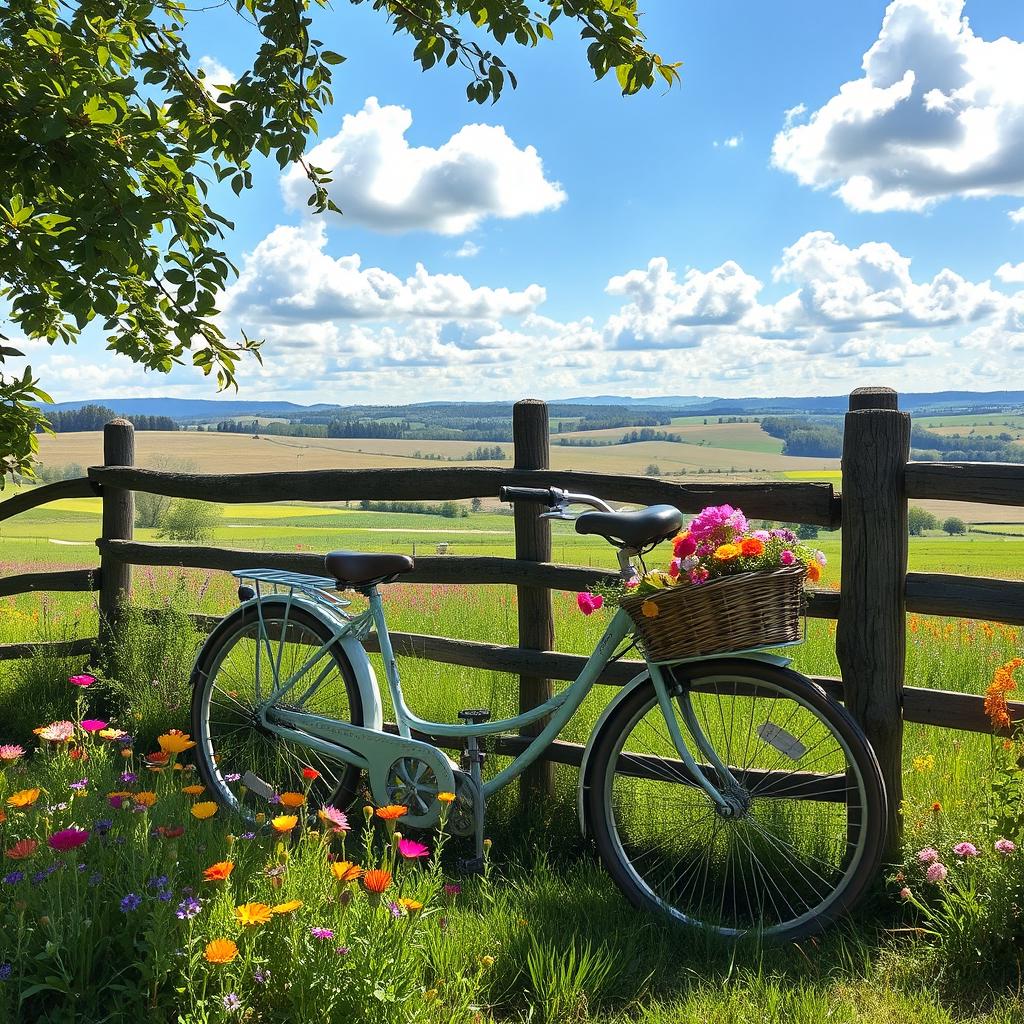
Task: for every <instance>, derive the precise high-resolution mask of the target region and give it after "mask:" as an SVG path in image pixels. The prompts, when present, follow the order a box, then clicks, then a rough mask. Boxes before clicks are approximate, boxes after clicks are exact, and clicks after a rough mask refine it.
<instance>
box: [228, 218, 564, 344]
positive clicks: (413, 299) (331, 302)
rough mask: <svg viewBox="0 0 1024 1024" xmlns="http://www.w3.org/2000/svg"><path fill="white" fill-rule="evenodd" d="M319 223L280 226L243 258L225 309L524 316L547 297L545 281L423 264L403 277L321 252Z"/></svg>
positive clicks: (303, 316) (313, 315) (275, 317)
mask: <svg viewBox="0 0 1024 1024" xmlns="http://www.w3.org/2000/svg"><path fill="white" fill-rule="evenodd" d="M326 244H327V232H326V228H325V227H324V223H323V221H322V220H318V221H314V222H311V223H308V224H306V225H304V226H302V227H276V228H274V230H273V231H271V232H270V234H269V235H267V237H266V238H264V239H263V240H262V241H261V242H260V243H259V244H258V245H257V246H256V248H255V249H254V250H253V251H252V252H251V253H250V254H248V255H247V256H246V257H245V261H244V265H243V268H242V271H241V273H240V275H239V278H238V280H237V281H236V282H235V283H234V284H233V285H232V286H231V287H230V288H229V289H228V291H227V294H226V296H225V301H224V311H225V313H227V314H228V315H229V316H232V317H234V318H236V319H238V320H239V321H244V322H245V323H246V324H249V325H252V324H263V323H300V322H301V323H313V322H327V321H339V320H341V321H343V320H390V319H396V318H448V319H495V318H500V317H508V316H523V315H525V314H526V313H529V312H532V311H533V310H534V309H536V307H537V306H538V305H540V303H542V302H543V301H544V299H545V291H544V289H543V288H542V287H540V285H536V284H531V285H529V286H528V287H527V288H525V289H524V290H522V291H510V290H509V289H508V288H474V287H473V286H472V285H470V283H469V282H468V281H467V280H466V279H465V278H464V277H462V276H460V275H457V274H430V273H428V271H427V270H426V268H425V267H424V266H423V265H422V264H417V266H416V272H415V274H413V275H412V276H411V277H408V278H406V279H405V280H402V279H401V278H399V277H396V276H395V275H394V274H392V273H389V272H388V271H386V270H382V269H380V268H379V267H365V268H364V267H363V266H362V260H361V259H360V257H359V255H358V254H352V255H349V256H342V257H339V258H338V259H335V258H334V257H332V256H330V255H328V254H327V253H326V252H324V248H325V246H326Z"/></svg>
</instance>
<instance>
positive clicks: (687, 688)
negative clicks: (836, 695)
mask: <svg viewBox="0 0 1024 1024" xmlns="http://www.w3.org/2000/svg"><path fill="white" fill-rule="evenodd" d="M666 682H667V685H668V688H669V693H670V696H671V698H672V707H673V712H674V713H675V715H676V718H677V721H678V723H679V727H680V731H681V732H682V735H683V737H684V738H685V741H686V744H687V747H688V749H689V752H690V753H691V754H692V755H693V758H694V760H695V762H696V763H697V765H698V767H699V768H700V770H701V771H702V772H703V773H704V775H705V776H706V778H707V779H709V780H710V781H711V782H712V783H713V784H714V785H715V787H716V788H717V789H718V790H719V791H720V792H722V791H724V790H727V789H728V790H729V796H730V804H731V806H730V808H729V810H728V811H726V812H723V811H721V810H720V809H718V808H717V807H716V804H715V803H714V802H713V801H712V800H711V798H710V797H709V796H708V795H707V793H706V792H705V791H704V790H703V789H702V788H701V787H700V786H699V785H698V784H697V781H696V779H695V778H694V776H693V775H692V774H691V773H690V772H689V771H688V770H687V768H686V765H685V763H684V761H683V760H682V759H681V758H680V757H679V755H678V752H677V751H676V749H675V746H674V745H673V742H672V740H671V738H670V735H669V730H668V727H667V723H666V719H665V716H664V714H663V712H662V709H661V706H660V705H659V703H658V700H657V696H656V694H655V691H654V686H653V684H652V683H651V682H650V681H648V682H646V683H645V684H643V685H641V686H639V687H638V688H637V689H636V690H635V691H634V692H633V693H632V694H631V695H630V696H629V697H628V698H627V699H626V700H624V701H623V703H622V704H621V705H620V706H619V707H618V708H617V709H616V710H615V711H614V712H613V714H612V716H611V717H610V718H609V720H608V721H607V722H606V723H605V725H604V727H603V728H602V732H601V735H600V736H599V738H598V740H597V745H596V746H595V748H594V751H593V753H592V755H591V764H589V765H588V768H587V778H586V780H585V783H586V785H587V786H588V790H587V800H586V805H585V806H586V808H587V813H588V827H589V829H590V830H591V831H592V834H593V835H594V838H595V840H596V842H597V846H598V850H599V852H600V855H601V859H602V861H603V862H604V864H605V866H606V868H607V869H608V871H609V873H610V874H611V875H612V877H613V878H614V879H615V881H616V882H617V883H618V885H619V886H620V888H621V889H622V890H623V892H624V893H625V894H626V896H627V897H628V898H629V899H630V901H631V902H632V903H633V904H634V905H636V906H638V907H644V908H647V909H651V910H655V911H658V912H661V913H663V914H667V915H668V916H669V917H670V918H672V919H673V920H675V921H676V922H678V923H680V924H683V925H687V926H691V927H695V928H699V929H703V930H706V931H710V932H713V933H716V934H718V935H721V936H725V937H729V938H736V937H739V936H741V935H747V934H757V935H760V936H762V937H763V938H766V939H772V940H776V941H793V940H796V939H800V938H803V937H804V936H806V935H809V934H812V933H814V932H817V931H820V930H821V929H822V928H824V927H825V926H826V925H827V924H828V923H829V922H831V921H833V920H834V919H835V918H836V917H838V916H839V915H840V914H842V913H844V912H845V911H847V910H849V909H850V907H852V906H853V904H854V903H855V901H856V900H857V899H858V898H859V896H860V895H861V894H862V893H863V892H864V890H865V889H866V888H867V887H868V886H869V885H870V884H871V882H872V881H873V879H874V878H875V876H876V873H877V871H878V868H879V865H880V861H881V856H882V849H883V843H884V838H885V822H886V802H885V789H884V786H883V783H882V776H881V772H880V770H879V767H878V762H877V760H876V758H875V756H874V753H873V751H872V750H871V748H870V746H869V745H868V743H867V741H866V740H865V738H864V735H863V733H862V732H861V731H860V729H859V728H858V726H857V725H856V723H855V722H854V721H853V719H852V718H851V717H850V715H849V714H848V713H847V712H846V710H845V709H844V708H843V707H841V706H840V705H838V704H836V703H835V702H834V701H832V700H830V699H829V698H828V697H827V696H826V695H825V694H824V693H823V692H822V691H821V690H820V689H819V688H818V687H817V686H816V685H815V684H813V683H812V682H811V681H810V680H808V679H806V678H805V677H804V676H801V675H799V674H798V673H796V672H793V671H790V670H787V669H779V668H775V667H772V666H769V665H765V664H758V663H756V662H753V661H749V660H742V659H732V660H726V659H723V660H720V661H707V662H703V663H699V664H693V665H683V666H677V667H676V668H675V669H672V670H666ZM695 733H699V734H700V735H701V736H702V738H703V743H702V744H701V745H699V744H698V743H697V742H696V740H695ZM701 746H703V748H704V749H703V750H702V749H701ZM709 749H710V750H711V751H712V752H713V753H714V755H715V756H716V757H717V759H718V760H719V761H720V762H721V764H722V765H724V766H726V767H728V769H729V774H730V775H731V776H732V778H733V779H734V780H735V785H734V786H731V787H730V786H729V784H728V779H727V777H724V778H723V777H722V774H723V773H721V772H720V771H719V770H717V769H716V768H715V767H714V766H713V760H714V759H713V758H711V757H709V756H708V754H707V753H706V751H707V750H709Z"/></svg>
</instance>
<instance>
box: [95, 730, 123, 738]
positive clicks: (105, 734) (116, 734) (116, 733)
mask: <svg viewBox="0 0 1024 1024" xmlns="http://www.w3.org/2000/svg"><path fill="white" fill-rule="evenodd" d="M98 735H99V738H100V739H101V740H119V739H120V738H121V737H122V736H126V735H127V733H126V732H125V731H124V729H110V728H107V729H100V731H99V733H98Z"/></svg>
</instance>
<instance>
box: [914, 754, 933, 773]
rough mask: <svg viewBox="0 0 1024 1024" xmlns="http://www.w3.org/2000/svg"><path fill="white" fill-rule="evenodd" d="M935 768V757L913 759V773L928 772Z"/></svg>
mask: <svg viewBox="0 0 1024 1024" xmlns="http://www.w3.org/2000/svg"><path fill="white" fill-rule="evenodd" d="M934 767H935V755H934V754H925V755H924V756H923V757H915V758H914V771H915V772H930V771H931V770H932V769H933V768H934Z"/></svg>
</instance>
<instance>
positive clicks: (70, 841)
mask: <svg viewBox="0 0 1024 1024" xmlns="http://www.w3.org/2000/svg"><path fill="white" fill-rule="evenodd" d="M88 838H89V833H88V832H86V831H85V829H81V828H75V826H74V825H72V826H71V828H65V829H62V830H61V831H60V832H54V833H53V835H52V836H50V838H49V840H48V841H49V844H50V848H51V849H54V850H59V851H60V852H61V853H65V852H67V851H68V850H75V849H77V848H78V847H79V846H81V845H82V844H83V843H84V842H85V841H86V840H87V839H88Z"/></svg>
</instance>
